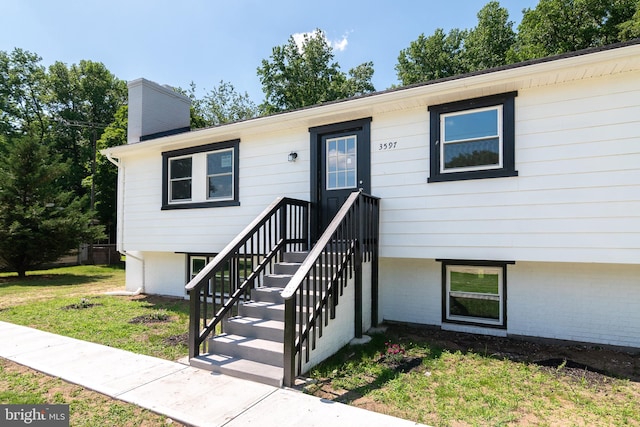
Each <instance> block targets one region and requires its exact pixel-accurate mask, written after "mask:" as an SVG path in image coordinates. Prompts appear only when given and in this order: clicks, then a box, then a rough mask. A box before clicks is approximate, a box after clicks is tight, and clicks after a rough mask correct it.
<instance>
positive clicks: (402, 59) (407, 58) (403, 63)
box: [395, 28, 465, 85]
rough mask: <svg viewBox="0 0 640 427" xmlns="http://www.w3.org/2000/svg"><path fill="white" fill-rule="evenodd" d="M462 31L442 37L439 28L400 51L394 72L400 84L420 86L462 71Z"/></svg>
mask: <svg viewBox="0 0 640 427" xmlns="http://www.w3.org/2000/svg"><path fill="white" fill-rule="evenodd" d="M464 36H465V32H463V31H460V30H458V29H453V30H451V31H450V32H449V34H445V32H444V30H443V29H442V28H438V29H436V31H435V33H433V35H431V36H429V37H426V36H425V35H424V34H420V36H418V39H417V40H414V41H412V42H411V43H410V44H409V47H408V48H407V49H403V50H401V51H400V55H399V56H398V63H397V64H396V67H395V69H396V72H397V73H398V80H400V82H401V83H402V84H403V85H410V84H414V83H420V82H424V81H428V80H434V79H439V78H442V77H449V76H454V75H456V74H461V73H463V72H464V71H465V69H464V68H463V64H462V59H461V48H462V40H463V38H464Z"/></svg>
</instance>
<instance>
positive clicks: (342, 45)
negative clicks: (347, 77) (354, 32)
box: [331, 34, 349, 52]
mask: <svg viewBox="0 0 640 427" xmlns="http://www.w3.org/2000/svg"><path fill="white" fill-rule="evenodd" d="M347 44H349V41H348V40H347V35H346V34H345V35H344V36H343V37H342V40H340V41H337V42H336V41H334V42H332V43H331V45H332V46H333V48H334V49H335V50H337V51H339V52H342V51H344V50H345V49H346V48H347Z"/></svg>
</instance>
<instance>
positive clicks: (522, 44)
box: [509, 0, 639, 61]
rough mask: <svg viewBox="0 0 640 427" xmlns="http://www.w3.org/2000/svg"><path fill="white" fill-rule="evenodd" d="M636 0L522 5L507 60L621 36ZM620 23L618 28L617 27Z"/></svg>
mask: <svg viewBox="0 0 640 427" xmlns="http://www.w3.org/2000/svg"><path fill="white" fill-rule="evenodd" d="M638 4H639V3H638V1H637V0H540V2H539V3H538V5H537V6H536V7H535V9H525V10H524V12H523V17H522V22H521V23H520V25H519V27H518V36H517V40H516V44H515V45H514V48H513V50H512V51H511V52H510V54H509V57H510V60H513V61H523V60H526V59H533V58H541V57H545V56H549V55H557V54H561V53H565V52H572V51H576V50H579V49H585V48H588V47H595V46H604V45H607V44H611V43H615V42H618V41H620V40H623V39H624V34H626V33H624V32H623V31H625V28H626V27H625V25H627V26H629V27H630V26H632V24H626V23H628V22H629V21H632V20H633V15H634V12H636V10H637V9H638ZM621 26H622V28H621Z"/></svg>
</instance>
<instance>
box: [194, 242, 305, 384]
mask: <svg viewBox="0 0 640 427" xmlns="http://www.w3.org/2000/svg"><path fill="white" fill-rule="evenodd" d="M306 256H307V252H288V253H284V255H283V261H282V262H279V263H276V264H274V268H273V273H272V274H268V275H265V277H264V286H262V287H258V288H255V289H252V290H251V300H250V301H244V302H242V303H240V305H239V306H238V315H237V316H233V317H229V318H227V319H225V320H224V321H223V330H224V331H225V332H224V333H223V334H220V335H217V336H215V337H212V338H210V339H209V340H208V352H207V353H204V354H201V355H199V356H197V357H194V358H191V361H190V362H191V365H192V366H194V367H198V368H201V369H207V370H210V371H213V372H217V373H221V374H226V375H230V376H234V377H239V378H244V379H248V380H251V381H256V382H261V383H264V384H269V385H273V386H276V387H281V386H282V383H283V375H284V374H283V367H284V344H283V342H284V300H283V298H282V296H281V295H280V294H281V292H282V290H283V289H284V288H285V287H286V286H287V284H288V283H289V280H290V279H291V277H292V276H293V274H295V272H296V271H297V270H298V268H299V267H300V265H301V264H302V262H303V261H304V259H305V257H306Z"/></svg>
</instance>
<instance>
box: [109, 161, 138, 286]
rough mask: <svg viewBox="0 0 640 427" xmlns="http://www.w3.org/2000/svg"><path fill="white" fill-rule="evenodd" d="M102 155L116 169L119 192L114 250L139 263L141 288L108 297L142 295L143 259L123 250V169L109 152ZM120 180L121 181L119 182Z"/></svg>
mask: <svg viewBox="0 0 640 427" xmlns="http://www.w3.org/2000/svg"><path fill="white" fill-rule="evenodd" d="M102 154H104V156H105V157H106V158H107V160H109V162H111V163H113V164H114V165H116V166H117V167H118V190H121V191H119V192H118V194H119V195H118V200H117V207H118V210H117V212H116V218H117V220H118V221H119V222H118V224H119V227H118V229H117V231H118V234H117V235H116V250H117V251H118V252H119V253H121V254H122V255H124V256H126V257H131V258H133V259H136V260H138V261H140V263H141V264H142V286H141V287H139V288H138V289H137V290H136V291H134V292H129V291H116V292H111V293H109V294H110V295H130V296H133V295H139V294H144V293H145V292H144V289H145V277H146V274H145V273H146V272H145V262H144V258H143V257H140V256H137V255H133V254H132V253H131V252H127V251H126V250H125V249H124V243H123V240H124V203H122V202H123V201H124V188H125V186H124V183H125V169H124V165H123V164H122V163H121V162H120V161H119V160H118V159H116V158H114V157H113V156H112V154H111V152H109V151H106V150H105V151H103V152H102ZM120 180H122V181H120ZM121 182H122V185H120V183H121Z"/></svg>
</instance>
